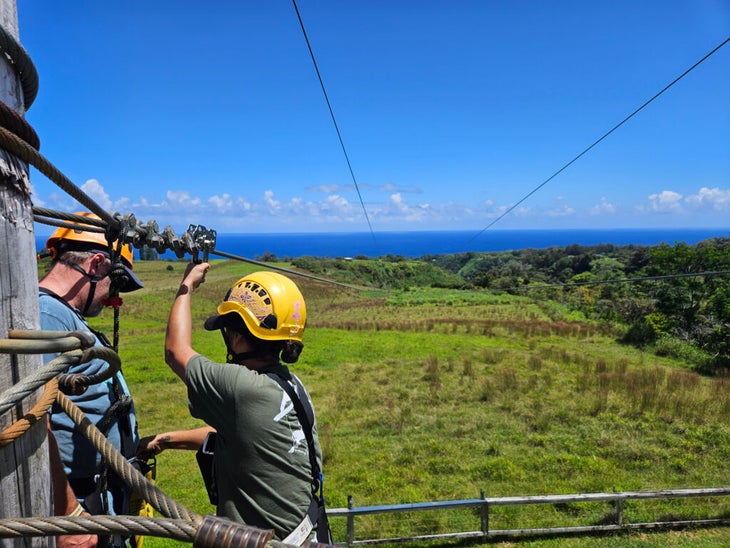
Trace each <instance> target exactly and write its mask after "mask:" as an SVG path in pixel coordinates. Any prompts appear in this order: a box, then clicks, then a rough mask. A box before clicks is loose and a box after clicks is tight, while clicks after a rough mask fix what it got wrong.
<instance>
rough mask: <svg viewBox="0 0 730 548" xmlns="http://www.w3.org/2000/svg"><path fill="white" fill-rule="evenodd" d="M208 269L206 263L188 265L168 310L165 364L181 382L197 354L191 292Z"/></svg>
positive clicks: (201, 281)
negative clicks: (194, 342)
mask: <svg viewBox="0 0 730 548" xmlns="http://www.w3.org/2000/svg"><path fill="white" fill-rule="evenodd" d="M209 268H210V265H209V264H208V263H200V264H192V263H191V264H189V265H188V267H187V268H186V269H185V275H184V276H183V281H182V283H181V284H180V288H179V289H178V290H177V294H176V295H175V300H174V301H173V303H172V308H171V309H170V318H169V319H168V322H167V333H166V334H165V362H166V363H167V365H169V366H170V369H172V370H173V371H174V372H175V373H177V376H178V377H180V378H181V379H183V380H185V368H186V367H187V364H188V361H189V360H190V358H192V357H193V356H195V355H196V354H197V352H196V351H195V350H193V342H192V341H193V322H192V319H191V314H190V298H191V296H192V293H193V291H194V290H195V289H196V288H197V287H198V286H199V285H200V284H201V283H203V282H204V281H205V273H206V272H207V271H208V269H209Z"/></svg>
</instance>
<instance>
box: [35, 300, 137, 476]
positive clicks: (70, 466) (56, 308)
mask: <svg viewBox="0 0 730 548" xmlns="http://www.w3.org/2000/svg"><path fill="white" fill-rule="evenodd" d="M39 304H40V321H41V329H43V330H46V331H77V330H80V331H91V330H90V329H89V326H88V324H87V323H86V321H85V320H84V319H83V317H82V316H81V314H80V313H79V312H78V311H76V310H75V309H72V308H71V307H69V306H68V305H67V304H65V303H63V302H61V301H60V300H58V299H57V298H55V297H53V296H51V295H48V294H46V293H44V292H41V293H40V296H39ZM96 344H97V345H102V343H101V341H99V338H98V337H96ZM57 355H58V354H46V355H44V356H43V361H44V363H45V362H48V361H49V360H51V359H52V358H54V357H55V356H57ZM107 367H109V364H108V363H107V362H105V361H103V360H101V359H99V358H96V359H93V360H91V361H90V362H87V363H80V364H78V365H72V366H70V367H69V368H68V371H67V372H68V373H83V374H85V375H95V374H97V373H99V372H100V371H103V370H104V369H106V368H107ZM115 377H116V381H117V382H118V384H119V386H118V390H119V391H120V392H121V393H123V394H124V395H125V396H127V397H129V396H130V394H129V388H128V387H127V383H126V381H125V380H124V375H123V374H122V372H121V371H119V372H118V373H117V374H116V375H115ZM68 398H69V399H70V400H71V401H72V402H73V403H74V404H76V405H77V406H78V407H79V409H81V411H83V413H84V414H85V415H86V417H87V418H88V419H89V420H90V421H91V422H92V423H94V424H95V425H96V427H97V428H99V429H100V430H101V431H102V432H104V433H105V434H106V435H107V438H108V439H109V441H110V442H111V444H112V445H114V447H116V448H117V450H119V451H120V452H122V454H123V455H124V456H125V457H127V458H129V457H132V456H133V455H134V450H135V449H136V447H137V443H138V442H139V435H138V433H137V418H136V416H135V412H134V404H133V403H131V401H130V407H129V409H128V412H127V413H121V417H118V416H112V417H109V423H108V424H105V417H106V412H107V410H108V409H109V408H110V407H111V406H112V404H113V403H114V402H116V401H117V396H116V394H115V391H114V386H113V382H112V379H111V378H110V379H107V380H106V381H104V382H102V383H99V384H94V385H91V386H89V387H88V388H87V389H86V391H85V392H84V393H83V394H80V395H78V396H68ZM51 428H52V430H53V433H54V435H55V436H56V440H57V441H58V448H59V451H60V453H61V460H62V461H63V466H64V469H65V470H66V475H67V476H68V477H69V478H70V479H81V478H84V479H86V478H93V477H94V476H95V475H96V474H99V473H100V472H101V470H102V462H101V461H102V458H101V454H100V453H99V452H98V451H97V450H96V449H95V448H94V447H93V446H92V445H91V442H90V441H89V440H87V439H86V437H85V436H83V435H82V434H80V433H79V432H78V431H77V430H76V428H75V425H74V423H73V421H72V420H71V418H70V417H69V416H68V415H66V413H65V412H64V411H63V410H62V409H61V408H60V407H59V406H58V405H54V406H53V409H52V412H51ZM123 438H124V446H123V443H122V440H123Z"/></svg>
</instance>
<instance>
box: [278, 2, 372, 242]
mask: <svg viewBox="0 0 730 548" xmlns="http://www.w3.org/2000/svg"><path fill="white" fill-rule="evenodd" d="M292 4H293V5H294V11H295V12H296V14H297V19H298V20H299V26H300V27H301V29H302V34H303V35H304V41H305V42H306V43H307V49H308V50H309V56H310V57H311V59H312V64H313V65H314V71H315V72H316V73H317V79H318V80H319V85H320V87H321V88H322V94H323V95H324V100H325V102H326V103H327V108H328V109H329V112H330V117H331V118H332V123H333V124H334V126H335V132H336V133H337V138H338V139H339V141H340V147H342V153H343V154H344V155H345V162H347V168H348V169H349V170H350V177H351V178H352V182H353V183H354V185H355V190H356V191H357V197H358V198H359V200H360V205H361V206H362V211H363V213H364V214H365V220H366V221H367V223H368V228H369V229H370V234H371V235H372V237H373V242H375V243H376V245H377V240H376V239H375V232H374V231H373V225H372V224H371V223H370V216H369V215H368V211H367V208H366V207H365V202H364V201H363V199H362V194H361V193H360V185H358V184H357V179H356V178H355V172H354V171H353V169H352V163H351V162H350V156H349V155H348V154H347V148H346V147H345V141H344V140H343V139H342V133H341V132H340V127H339V125H338V124H337V119H336V118H335V112H334V110H333V109H332V104H331V103H330V99H329V96H328V95H327V89H326V88H325V87H324V81H323V80H322V74H321V73H320V72H319V66H318V65H317V59H316V58H315V56H314V51H313V50H312V45H311V44H310V42H309V36H308V35H307V30H306V29H305V28H304V21H303V20H302V16H301V14H300V13H299V8H298V7H297V2H296V0H292Z"/></svg>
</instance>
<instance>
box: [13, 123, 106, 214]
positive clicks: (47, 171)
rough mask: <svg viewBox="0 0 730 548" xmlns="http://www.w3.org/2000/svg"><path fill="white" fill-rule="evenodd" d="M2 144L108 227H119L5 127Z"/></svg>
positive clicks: (46, 161) (53, 167) (86, 196)
mask: <svg viewBox="0 0 730 548" xmlns="http://www.w3.org/2000/svg"><path fill="white" fill-rule="evenodd" d="M0 144H1V145H2V148H5V149H6V150H7V151H8V152H11V153H12V154H14V155H15V156H17V157H18V158H20V159H21V160H22V161H24V162H26V163H28V164H30V165H32V166H33V167H35V168H36V169H37V170H38V171H40V172H41V173H42V174H43V175H45V176H46V177H48V178H49V179H50V180H51V181H53V182H54V183H56V185H58V186H59V187H60V188H61V189H62V190H64V191H65V192H66V193H67V194H68V195H69V196H71V197H72V198H75V199H76V201H78V202H79V203H80V204H82V205H83V206H85V207H86V208H88V209H89V211H91V212H92V213H96V214H97V215H98V216H99V217H101V218H102V219H103V220H104V221H105V222H106V223H107V225H109V226H111V227H114V228H117V227H118V226H119V222H118V221H117V220H116V219H115V218H114V217H112V216H111V215H110V214H109V213H107V211H106V210H105V209H104V208H103V207H101V206H100V205H99V204H97V203H96V201H94V200H93V199H92V198H91V197H90V196H89V195H88V194H86V193H85V192H83V191H82V190H81V189H80V188H79V187H77V186H76V185H75V184H73V183H72V182H71V181H70V180H69V179H68V178H67V177H66V176H65V175H64V174H63V173H61V172H60V171H59V170H58V169H57V168H56V167H55V166H54V165H53V164H52V163H51V162H49V161H48V160H46V159H45V158H44V157H43V155H41V154H40V153H39V152H38V151H37V150H35V149H34V148H33V147H31V146H30V145H29V144H28V143H26V142H25V141H23V140H22V139H20V138H19V137H17V136H16V135H15V134H14V133H12V132H11V131H8V130H7V129H5V128H4V127H0Z"/></svg>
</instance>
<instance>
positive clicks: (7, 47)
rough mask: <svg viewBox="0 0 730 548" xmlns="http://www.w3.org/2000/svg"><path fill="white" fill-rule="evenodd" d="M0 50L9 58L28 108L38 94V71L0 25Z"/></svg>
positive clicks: (26, 53) (21, 47)
mask: <svg viewBox="0 0 730 548" xmlns="http://www.w3.org/2000/svg"><path fill="white" fill-rule="evenodd" d="M0 50H2V51H3V52H4V53H5V54H7V56H8V57H9V58H10V59H9V60H10V62H11V63H12V65H13V68H15V72H16V73H17V74H18V77H19V78H20V85H21V86H22V88H23V105H24V106H25V110H28V109H29V108H30V106H31V105H32V104H33V101H35V98H36V96H37V95H38V71H36V68H35V65H34V64H33V61H32V60H31V58H30V55H28V52H27V51H25V49H24V48H23V46H21V45H20V44H19V43H18V41H17V40H16V39H15V38H13V37H12V36H11V35H10V34H9V33H8V32H7V31H6V30H5V29H4V28H3V27H2V26H1V25H0Z"/></svg>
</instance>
